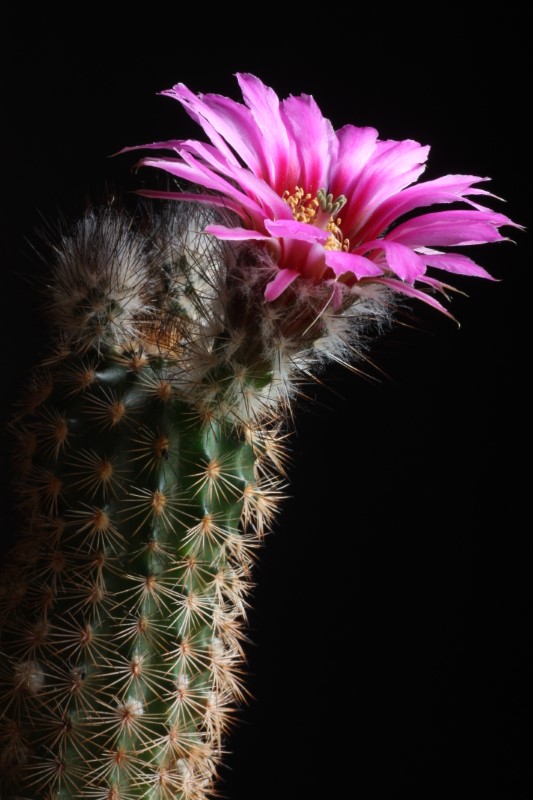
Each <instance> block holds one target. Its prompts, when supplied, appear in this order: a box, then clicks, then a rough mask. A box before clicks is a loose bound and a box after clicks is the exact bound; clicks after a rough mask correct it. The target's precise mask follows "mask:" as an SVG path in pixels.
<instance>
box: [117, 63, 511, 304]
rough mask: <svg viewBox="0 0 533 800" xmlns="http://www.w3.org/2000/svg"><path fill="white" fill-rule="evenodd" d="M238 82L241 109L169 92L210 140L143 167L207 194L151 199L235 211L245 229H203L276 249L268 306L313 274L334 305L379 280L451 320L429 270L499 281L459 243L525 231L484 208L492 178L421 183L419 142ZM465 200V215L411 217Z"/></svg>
mask: <svg viewBox="0 0 533 800" xmlns="http://www.w3.org/2000/svg"><path fill="white" fill-rule="evenodd" d="M237 79H238V81H239V85H240V87H241V90H242V94H243V98H244V104H242V103H237V102H235V101H234V100H231V99H229V98H227V97H223V96H220V95H215V94H205V95H204V94H198V95H195V94H194V93H193V92H191V91H190V90H189V89H188V88H187V87H186V86H184V85H183V84H181V83H178V84H177V85H176V86H174V87H173V88H172V89H170V90H168V91H166V92H163V94H165V95H168V96H169V97H172V98H174V99H176V100H178V101H179V102H180V103H181V104H182V105H183V107H184V108H185V109H186V111H187V112H188V113H189V115H190V116H191V117H192V118H193V119H194V120H195V121H196V122H198V123H199V124H200V125H201V127H202V128H203V130H204V132H205V134H206V135H207V137H208V138H209V140H210V143H205V142H201V141H196V140H181V139H177V140H172V141H167V142H156V143H154V144H150V145H146V147H149V148H153V149H156V150H160V149H161V148H164V149H166V150H169V151H171V152H172V155H171V156H156V157H147V158H144V159H143V160H142V161H141V162H140V164H141V165H142V166H150V167H157V168H159V169H163V170H165V171H166V172H168V173H170V174H171V175H173V176H175V177H176V178H179V179H186V180H187V181H190V182H191V183H193V184H196V185H197V186H199V187H203V189H206V190H208V193H203V194H202V193H200V194H199V193H193V194H191V192H169V191H150V192H144V194H148V195H150V196H152V197H163V198H173V199H175V200H181V201H184V200H191V199H194V200H195V201H197V202H202V203H207V204H209V205H211V206H218V207H222V208H224V209H226V210H229V211H232V212H235V214H236V215H237V217H238V219H239V224H238V225H235V226H233V225H220V224H212V225H209V226H208V227H207V228H206V230H207V232H208V233H211V234H213V235H214V236H216V237H217V238H219V239H226V240H232V241H237V242H239V241H240V242H254V243H255V244H260V245H262V246H263V247H264V248H265V249H267V250H268V251H269V253H270V254H271V255H272V259H273V264H274V265H275V266H274V270H273V274H272V275H271V277H270V280H269V281H268V284H267V286H266V289H265V298H266V300H267V301H273V300H275V299H277V298H278V297H279V296H280V295H281V294H282V293H283V292H284V291H285V290H286V289H287V287H288V286H289V285H290V284H292V283H293V282H294V281H296V280H298V279H300V278H307V279H308V280H310V281H311V282H312V283H314V284H317V283H325V284H327V285H328V286H331V290H332V294H331V302H332V305H333V306H334V307H339V306H340V305H341V297H342V291H341V290H342V287H349V288H350V289H351V290H352V293H353V294H355V295H357V294H361V293H363V294H364V287H368V285H369V284H374V285H375V284H381V285H383V286H386V287H388V288H389V289H392V290H393V291H394V292H399V293H401V294H403V295H408V296H410V297H416V298H418V299H420V300H423V301H424V302H426V303H428V304H429V305H431V306H433V307H435V308H437V309H439V310H440V311H444V313H448V312H447V311H446V310H445V309H444V307H443V306H442V304H441V303H440V302H439V301H438V300H437V299H436V298H435V296H434V294H435V292H441V293H445V290H447V289H450V288H452V287H450V286H447V285H446V284H444V283H442V281H441V280H440V279H439V278H438V277H436V276H435V275H432V274H428V272H427V270H428V268H430V269H431V270H436V271H437V273H436V274H437V275H439V274H442V273H443V272H445V273H450V274H461V275H469V276H473V277H479V278H490V277H491V276H490V275H489V274H488V272H487V271H486V270H485V269H483V267H481V266H479V265H478V264H477V263H476V262H475V261H473V260H472V259H471V258H470V257H468V256H465V255H462V254H460V253H457V252H455V248H456V247H458V246H463V245H476V244H484V243H488V242H498V241H502V240H504V239H505V237H504V236H502V234H501V233H500V231H499V228H500V227H501V226H504V225H512V226H514V227H519V226H517V225H516V224H515V223H513V222H512V221H511V220H510V219H509V218H508V217H506V216H505V215H504V214H500V213H497V212H495V211H492V210H491V209H490V208H487V207H486V206H484V205H480V203H478V202H477V199H479V198H481V197H483V198H485V197H487V198H489V197H490V198H494V197H495V196H494V195H492V194H491V193H490V192H488V191H486V190H484V189H481V188H479V187H478V186H477V184H479V183H481V182H483V181H486V180H488V178H481V177H478V176H475V175H445V176H443V177H441V178H436V179H435V180H430V181H426V182H423V183H416V181H417V180H418V178H419V177H420V176H421V175H422V173H423V172H424V170H425V166H426V160H427V157H428V153H429V147H427V146H422V145H420V144H419V143H418V142H415V141H412V140H410V139H406V140H404V141H394V140H380V139H379V138H378V132H377V131H376V130H375V129H374V128H370V127H363V128H360V127H356V126H354V125H345V126H344V127H342V128H340V129H339V130H337V131H335V130H334V129H333V126H332V124H331V122H330V121H329V120H328V119H326V118H325V117H324V116H323V115H322V113H321V111H320V109H319V108H318V106H317V104H316V102H315V101H314V99H313V97H311V96H309V95H300V96H298V97H294V96H290V97H288V98H287V99H285V100H282V101H280V100H279V98H278V96H277V95H276V93H275V92H274V91H273V90H272V89H271V88H269V87H268V86H265V85H264V84H263V83H262V82H261V81H260V80H259V79H258V78H256V77H255V76H253V75H249V74H238V75H237ZM128 149H129V148H128ZM473 198H476V199H473ZM457 203H462V204H463V205H465V206H466V208H464V207H463V208H456V207H454V208H453V209H450V210H446V211H442V210H439V211H432V212H430V213H423V214H419V215H418V216H413V214H412V212H413V211H415V209H419V208H426V207H428V206H433V205H441V204H457ZM441 248H446V249H445V250H443V249H441ZM448 248H452V249H451V250H449V249H448Z"/></svg>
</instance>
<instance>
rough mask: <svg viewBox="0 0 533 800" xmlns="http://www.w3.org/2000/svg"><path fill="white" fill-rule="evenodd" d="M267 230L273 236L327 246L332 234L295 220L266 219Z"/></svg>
mask: <svg viewBox="0 0 533 800" xmlns="http://www.w3.org/2000/svg"><path fill="white" fill-rule="evenodd" d="M265 228H266V229H267V231H268V232H269V233H271V234H272V236H279V237H286V238H287V239H297V240H298V241H300V242H319V243H321V244H325V243H326V242H327V241H328V239H329V237H330V234H329V233H328V232H327V231H324V230H322V228H317V227H315V225H309V224H308V223H306V222H296V220H295V219H276V220H272V219H266V220H265Z"/></svg>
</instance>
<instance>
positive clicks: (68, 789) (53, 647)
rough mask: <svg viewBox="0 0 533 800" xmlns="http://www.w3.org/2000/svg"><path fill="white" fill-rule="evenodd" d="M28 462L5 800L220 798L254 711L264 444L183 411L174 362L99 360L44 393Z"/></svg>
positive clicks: (12, 629) (11, 601) (60, 369)
mask: <svg viewBox="0 0 533 800" xmlns="http://www.w3.org/2000/svg"><path fill="white" fill-rule="evenodd" d="M205 416H206V415H204V417H205ZM17 455H18V462H19V466H20V467H21V472H22V473H23V476H22V478H21V485H22V487H23V489H22V497H23V503H24V506H25V508H24V513H25V519H26V520H27V530H26V532H25V535H24V536H23V537H22V538H21V540H20V542H19V544H18V546H17V548H16V550H15V552H14V554H13V556H12V558H11V561H10V564H9V565H8V569H7V574H6V581H5V587H4V596H3V601H2V612H3V617H4V623H3V634H2V645H1V646H2V653H3V658H2V661H3V671H4V675H3V676H2V678H3V680H2V684H3V687H2V695H1V703H2V706H3V707H4V708H7V712H6V713H5V714H4V717H3V725H2V727H3V730H2V733H3V745H2V746H3V752H2V756H1V763H2V766H3V769H4V783H3V787H4V788H3V790H2V795H1V796H2V798H5V799H6V800H12V799H13V798H30V797H31V798H33V799H34V800H41V798H43V799H44V798H52V797H54V798H56V800H67V799H69V798H74V797H87V798H88V797H92V798H106V799H107V800H121V798H141V797H142V798H149V799H150V800H151V799H152V798H153V799H154V800H155V798H168V797H178V798H179V797H184V798H189V797H190V798H200V797H203V796H204V793H205V792H206V791H208V790H209V787H210V784H211V781H212V778H213V775H214V773H215V769H216V763H217V761H218V758H219V755H220V747H221V736H222V734H223V733H224V731H225V730H226V728H227V725H228V720H229V717H230V714H231V712H230V710H229V706H230V705H231V703H232V702H234V701H235V699H237V700H238V699H239V698H242V690H241V687H240V679H239V666H240V663H241V660H242V654H241V649H240V644H239V642H240V639H241V638H242V634H241V633H240V621H241V619H242V617H243V614H244V610H245V602H244V598H245V595H246V593H247V590H248V572H249V567H250V565H251V561H252V552H253V548H254V547H255V546H256V543H257V539H258V536H257V534H258V532H260V531H261V529H262V524H263V521H264V519H265V518H266V519H268V518H269V517H270V516H271V514H272V507H273V503H274V501H275V497H272V498H271V499H270V500H269V492H268V489H269V487H270V485H271V482H270V481H269V480H268V479H261V478H259V477H258V458H259V460H261V458H262V457H263V456H264V455H265V448H264V445H261V446H260V445H258V443H257V441H255V444H254V442H253V441H252V440H251V439H250V437H248V438H247V439H245V438H244V437H243V435H242V433H240V432H239V429H238V427H236V426H234V425H232V426H230V425H229V424H228V423H225V422H224V421H220V420H218V421H217V420H216V419H214V418H204V419H202V418H201V417H200V416H199V414H198V413H195V412H194V411H193V410H192V409H191V407H190V406H188V405H186V404H184V403H183V402H182V401H180V400H179V399H178V398H177V397H176V396H175V392H174V391H173V385H172V375H171V365H169V364H168V363H166V361H165V359H164V358H161V357H157V358H151V359H150V358H148V357H146V356H144V355H142V354H139V353H134V352H130V353H127V352H126V353H123V354H121V355H120V356H117V357H111V356H107V357H104V356H98V355H97V354H96V353H95V352H93V353H91V352H89V353H87V354H86V355H85V356H84V357H83V359H81V360H80V359H79V357H77V356H67V357H66V358H64V359H63V360H62V361H61V363H60V364H59V365H55V366H53V367H51V368H50V370H48V371H45V372H41V373H40V376H39V377H38V378H36V379H35V381H34V386H33V388H32V391H31V392H30V394H29V411H28V413H27V414H26V415H25V416H24V418H23V420H22V421H21V422H20V423H19V425H18V453H17ZM262 481H263V482H262ZM274 494H275V493H274ZM241 521H244V523H245V524H246V523H248V532H244V531H243V527H242V525H241ZM250 523H251V524H250ZM245 526H246V525H245ZM0 785H1V784H0Z"/></svg>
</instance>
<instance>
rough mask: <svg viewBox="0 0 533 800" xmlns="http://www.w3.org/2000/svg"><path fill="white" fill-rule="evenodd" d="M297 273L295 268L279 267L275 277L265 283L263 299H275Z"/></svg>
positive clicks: (294, 278) (297, 275)
mask: <svg viewBox="0 0 533 800" xmlns="http://www.w3.org/2000/svg"><path fill="white" fill-rule="evenodd" d="M299 275H300V273H299V272H298V271H297V270H295V269H280V271H279V272H278V274H277V275H276V277H275V278H274V279H273V280H271V281H270V283H268V284H267V287H266V289H265V300H268V301H269V302H272V300H276V299H277V298H278V297H279V296H280V294H282V292H284V291H285V289H286V288H287V286H290V285H291V283H292V282H293V281H295V280H296V278H298V277H299Z"/></svg>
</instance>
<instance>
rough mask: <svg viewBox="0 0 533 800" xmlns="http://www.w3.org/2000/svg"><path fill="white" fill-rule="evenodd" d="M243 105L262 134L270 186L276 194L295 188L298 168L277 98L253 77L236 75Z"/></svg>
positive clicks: (267, 87) (271, 90) (241, 74)
mask: <svg viewBox="0 0 533 800" xmlns="http://www.w3.org/2000/svg"><path fill="white" fill-rule="evenodd" d="M237 80H238V81H239V86H240V87H241V91H242V95H243V98H244V101H245V103H246V105H247V106H248V108H249V109H250V111H251V114H252V117H253V119H254V121H255V124H256V125H257V129H258V130H259V131H260V132H261V136H262V139H263V149H264V151H265V152H266V153H268V154H269V171H268V178H269V183H270V185H271V186H273V187H274V188H275V189H276V191H277V192H278V194H280V195H281V194H283V192H284V190H285V189H286V188H287V187H288V186H290V187H293V186H295V185H296V181H297V179H298V173H299V168H298V164H297V161H296V157H295V147H294V143H293V142H291V141H290V138H289V135H288V133H287V129H286V127H285V124H284V122H283V120H282V118H281V113H280V103H279V97H278V96H277V94H276V93H275V91H274V90H273V89H271V88H270V87H269V86H265V84H264V83H263V82H262V81H260V80H259V78H256V77H255V76H254V75H250V74H245V73H239V72H238V73H237Z"/></svg>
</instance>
